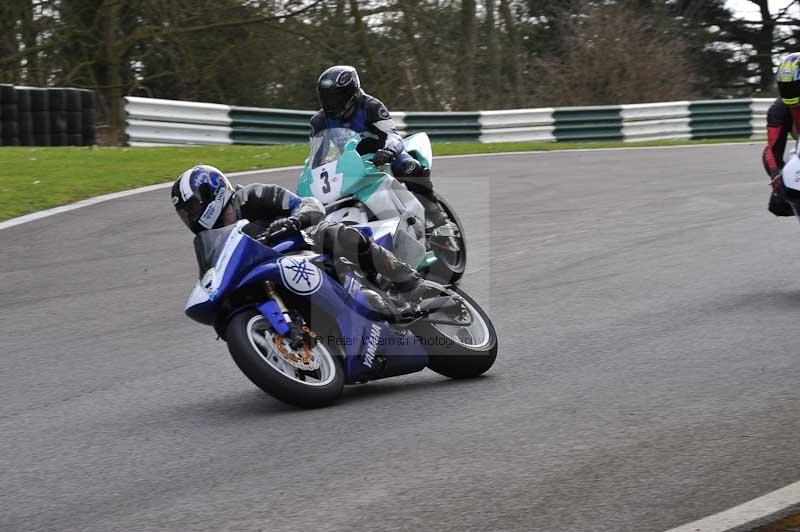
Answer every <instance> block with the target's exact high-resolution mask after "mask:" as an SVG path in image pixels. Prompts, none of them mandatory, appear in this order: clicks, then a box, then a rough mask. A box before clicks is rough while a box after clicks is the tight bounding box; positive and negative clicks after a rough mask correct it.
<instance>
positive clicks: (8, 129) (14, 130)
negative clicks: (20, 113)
mask: <svg viewBox="0 0 800 532" xmlns="http://www.w3.org/2000/svg"><path fill="white" fill-rule="evenodd" d="M3 137H4V138H6V139H8V138H10V137H19V122H17V121H16V120H5V121H4V122H3ZM6 144H8V143H6Z"/></svg>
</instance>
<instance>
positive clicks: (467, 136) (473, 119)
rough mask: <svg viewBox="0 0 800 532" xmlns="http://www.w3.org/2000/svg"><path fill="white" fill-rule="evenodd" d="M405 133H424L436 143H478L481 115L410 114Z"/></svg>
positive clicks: (406, 120) (406, 117)
mask: <svg viewBox="0 0 800 532" xmlns="http://www.w3.org/2000/svg"><path fill="white" fill-rule="evenodd" d="M403 121H404V122H405V124H406V128H405V133H406V134H407V135H411V134H413V133H419V132H420V131H424V132H425V133H427V134H428V136H429V137H430V138H431V140H433V141H435V142H477V141H478V139H479V138H480V135H481V124H480V113H478V112H469V113H408V114H406V116H405V118H404V119H403Z"/></svg>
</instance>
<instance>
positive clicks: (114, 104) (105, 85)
mask: <svg viewBox="0 0 800 532" xmlns="http://www.w3.org/2000/svg"><path fill="white" fill-rule="evenodd" d="M121 8H122V0H104V1H103V3H102V5H101V6H100V9H99V12H98V17H97V30H98V35H99V36H100V42H99V43H100V46H99V48H98V50H97V56H96V61H95V72H96V77H97V84H98V87H97V89H98V90H97V92H98V95H99V100H100V101H99V103H100V104H101V105H102V108H103V110H104V114H105V118H106V121H107V122H108V140H109V142H110V143H111V144H119V143H120V142H121V140H122V77H121V75H120V68H121V58H120V48H119V47H118V46H116V41H117V39H118V37H119V19H120V11H121Z"/></svg>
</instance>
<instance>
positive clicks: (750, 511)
mask: <svg viewBox="0 0 800 532" xmlns="http://www.w3.org/2000/svg"><path fill="white" fill-rule="evenodd" d="M799 503H800V482H795V483H794V484H789V485H788V486H784V487H783V488H781V489H778V490H775V491H773V492H770V493H767V494H766V495H762V496H761V497H758V498H756V499H753V500H751V501H747V502H745V503H742V504H740V505H738V506H734V507H733V508H730V509H728V510H723V511H722V512H719V513H717V514H714V515H710V516H708V517H704V518H703V519H699V520H697V521H694V522H692V523H687V524H685V525H681V526H679V527H677V528H671V529H669V530H667V531H666V532H726V531H728V530H733V529H735V528H738V527H740V526H743V525H746V524H748V523H753V522H754V521H758V520H759V519H763V518H765V517H768V516H770V515H772V514H776V513H778V512H780V511H781V510H786V509H787V508H790V507H792V506H795V505H797V504H799Z"/></svg>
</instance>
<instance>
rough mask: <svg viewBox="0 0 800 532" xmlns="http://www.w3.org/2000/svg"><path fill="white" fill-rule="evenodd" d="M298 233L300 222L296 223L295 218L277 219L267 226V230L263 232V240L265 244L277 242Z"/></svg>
mask: <svg viewBox="0 0 800 532" xmlns="http://www.w3.org/2000/svg"><path fill="white" fill-rule="evenodd" d="M299 232H300V222H298V221H297V218H293V217H291V216H290V217H289V218H278V219H277V220H275V221H273V222H272V223H271V224H269V227H267V230H266V231H264V237H263V240H265V241H266V242H277V241H278V240H281V239H284V238H286V237H288V236H289V235H293V234H296V233H299Z"/></svg>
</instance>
